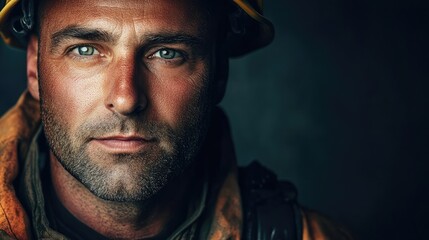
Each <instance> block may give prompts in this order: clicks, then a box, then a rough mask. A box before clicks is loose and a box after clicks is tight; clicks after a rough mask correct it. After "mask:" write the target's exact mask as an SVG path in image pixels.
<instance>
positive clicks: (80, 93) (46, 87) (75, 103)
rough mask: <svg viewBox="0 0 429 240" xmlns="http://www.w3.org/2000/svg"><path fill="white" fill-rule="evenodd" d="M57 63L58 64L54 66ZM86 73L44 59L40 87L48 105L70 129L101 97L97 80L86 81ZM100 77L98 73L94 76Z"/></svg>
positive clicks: (43, 98) (86, 114)
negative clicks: (96, 83) (95, 82)
mask: <svg viewBox="0 0 429 240" xmlns="http://www.w3.org/2000/svg"><path fill="white" fill-rule="evenodd" d="M52 66H55V67H52ZM85 77H87V76H84V74H82V73H81V74H79V73H76V71H74V70H73V69H71V68H69V67H67V66H65V65H64V64H61V62H57V61H49V59H47V60H45V61H41V62H40V81H41V82H40V89H41V97H42V101H43V104H44V105H45V108H46V109H47V110H49V111H50V112H51V113H52V114H54V115H55V118H56V119H57V120H60V121H61V122H62V123H63V124H66V125H67V126H68V128H72V129H73V128H76V127H77V126H78V125H79V124H80V123H81V122H82V121H84V119H82V116H88V114H89V113H90V112H92V110H91V109H93V108H94V106H95V103H94V102H95V101H94V99H97V98H99V97H98V96H97V95H98V92H97V89H100V87H99V86H96V85H95V84H90V83H94V81H82V79H85ZM92 77H94V78H96V76H92Z"/></svg>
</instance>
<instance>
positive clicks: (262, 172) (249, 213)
mask: <svg viewBox="0 0 429 240" xmlns="http://www.w3.org/2000/svg"><path fill="white" fill-rule="evenodd" d="M239 183H240V191H241V195H242V199H243V200H242V201H243V217H244V221H243V222H244V226H243V239H244V240H301V239H302V216H301V210H300V208H299V206H298V203H297V201H296V198H297V190H296V188H295V186H294V185H293V184H292V183H291V182H288V181H278V180H277V177H276V175H275V174H274V173H273V172H272V171H270V170H268V169H267V168H265V167H264V166H262V165H261V164H260V163H259V162H257V161H253V162H252V163H251V164H250V165H248V166H247V167H241V168H240V169H239Z"/></svg>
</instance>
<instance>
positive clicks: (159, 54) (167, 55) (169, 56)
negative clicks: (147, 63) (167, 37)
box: [153, 48, 183, 59]
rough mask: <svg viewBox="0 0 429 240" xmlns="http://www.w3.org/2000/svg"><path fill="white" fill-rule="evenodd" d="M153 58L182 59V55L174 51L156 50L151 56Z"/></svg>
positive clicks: (166, 49)
mask: <svg viewBox="0 0 429 240" xmlns="http://www.w3.org/2000/svg"><path fill="white" fill-rule="evenodd" d="M153 56H154V57H159V58H163V59H174V58H178V57H183V56H182V54H181V53H180V52H178V51H176V50H173V49H168V48H164V49H161V50H158V51H157V52H155V54H153Z"/></svg>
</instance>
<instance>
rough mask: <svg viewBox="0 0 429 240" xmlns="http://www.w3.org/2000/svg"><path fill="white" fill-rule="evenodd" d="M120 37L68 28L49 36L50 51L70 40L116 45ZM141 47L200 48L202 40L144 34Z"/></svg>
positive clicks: (103, 31)
mask: <svg viewBox="0 0 429 240" xmlns="http://www.w3.org/2000/svg"><path fill="white" fill-rule="evenodd" d="M119 37H120V35H115V34H112V33H109V32H107V31H105V30H102V29H98V28H87V27H78V26H68V27H66V28H63V29H61V30H60V31H58V32H55V33H54V34H52V36H51V46H52V48H51V49H52V50H54V49H56V48H58V46H60V45H61V43H63V42H64V41H67V40H70V39H81V40H87V41H96V42H106V43H112V44H116V43H117V42H118V40H119ZM140 42H141V43H142V45H156V44H174V43H175V44H185V45H188V46H192V47H200V48H201V47H202V46H203V45H204V40H203V39H202V38H201V37H197V36H193V35H189V34H186V33H182V32H179V33H176V32H169V31H166V32H160V33H155V34H153V33H149V34H144V35H143V36H141V38H140Z"/></svg>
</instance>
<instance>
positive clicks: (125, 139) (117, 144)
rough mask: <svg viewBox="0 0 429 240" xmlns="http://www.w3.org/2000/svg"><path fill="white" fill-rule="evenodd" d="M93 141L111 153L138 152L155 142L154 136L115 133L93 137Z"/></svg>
mask: <svg viewBox="0 0 429 240" xmlns="http://www.w3.org/2000/svg"><path fill="white" fill-rule="evenodd" d="M91 142H93V143H95V144H96V145H98V147H101V148H104V149H105V150H107V151H108V152H111V153H116V154H117V153H136V152H140V151H142V150H144V149H145V148H148V147H149V145H150V144H152V143H153V142H155V139H154V138H145V137H142V136H138V135H130V136H124V135H115V136H107V137H98V138H92V139H91Z"/></svg>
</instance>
